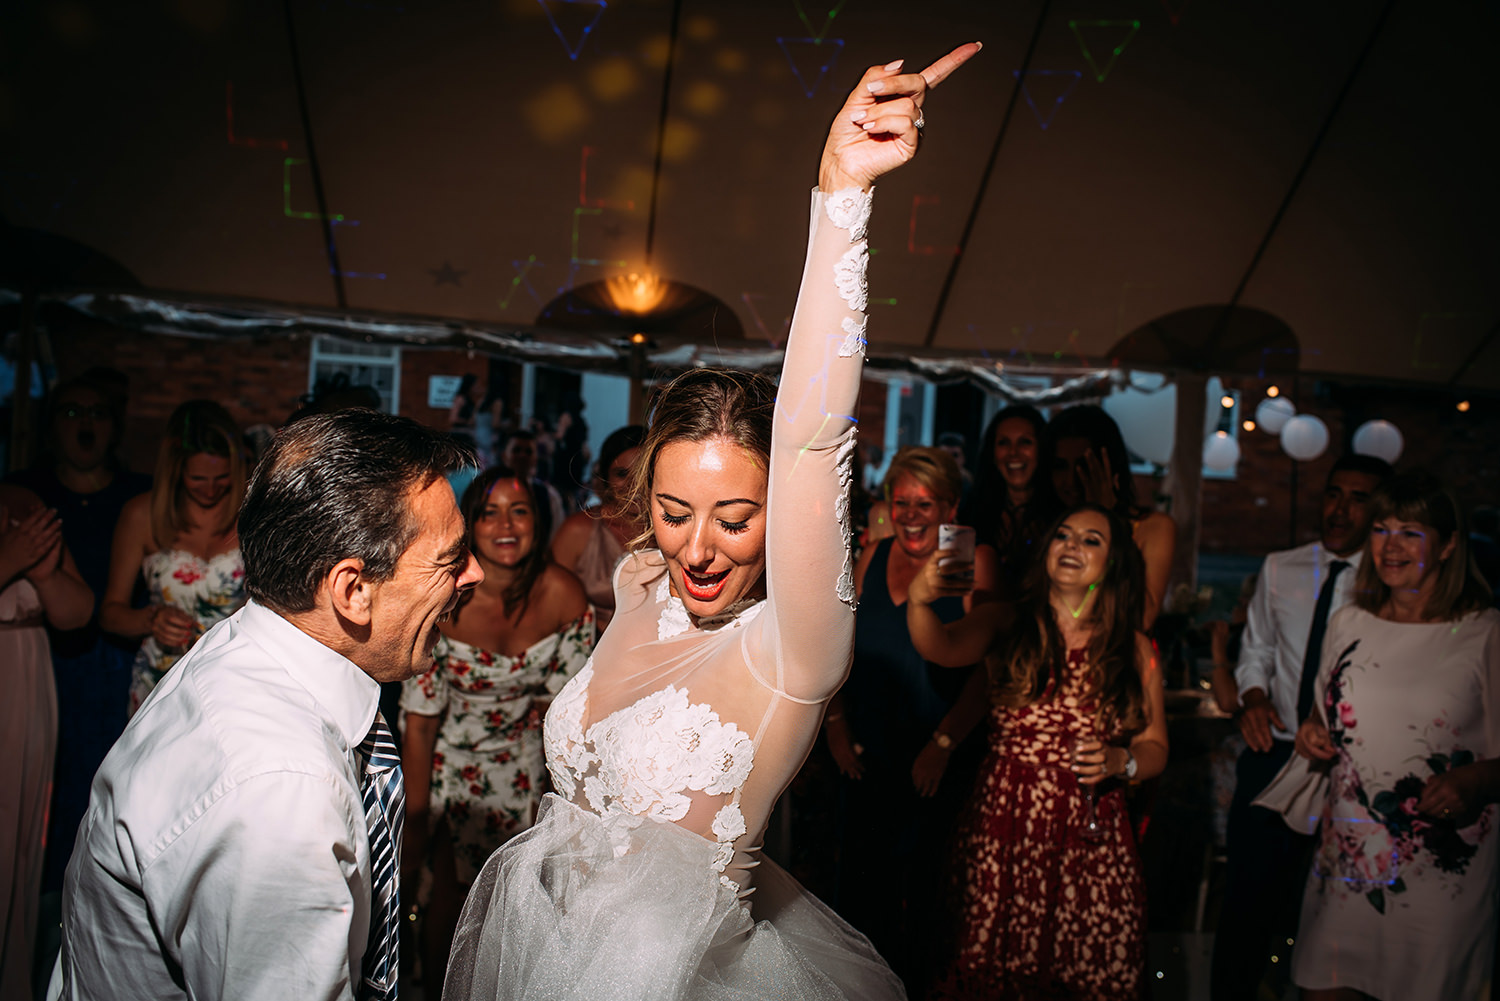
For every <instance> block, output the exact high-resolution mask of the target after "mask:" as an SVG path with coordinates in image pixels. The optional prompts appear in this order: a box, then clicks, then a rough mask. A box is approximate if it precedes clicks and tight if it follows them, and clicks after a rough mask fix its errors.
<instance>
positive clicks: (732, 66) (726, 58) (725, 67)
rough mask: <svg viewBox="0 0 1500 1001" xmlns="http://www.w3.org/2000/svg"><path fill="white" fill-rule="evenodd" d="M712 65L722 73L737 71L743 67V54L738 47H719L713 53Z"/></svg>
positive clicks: (740, 70)
mask: <svg viewBox="0 0 1500 1001" xmlns="http://www.w3.org/2000/svg"><path fill="white" fill-rule="evenodd" d="M714 65H715V66H717V67H718V68H719V70H720V71H721V72H724V73H739V72H742V71H743V70H744V69H745V54H744V53H743V52H741V51H740V50H739V49H720V50H719V51H718V52H716V53H715V54H714Z"/></svg>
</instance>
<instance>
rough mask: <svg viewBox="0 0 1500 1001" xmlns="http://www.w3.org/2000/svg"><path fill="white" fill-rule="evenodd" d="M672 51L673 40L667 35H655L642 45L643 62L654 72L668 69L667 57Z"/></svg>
mask: <svg viewBox="0 0 1500 1001" xmlns="http://www.w3.org/2000/svg"><path fill="white" fill-rule="evenodd" d="M671 51H672V39H670V38H668V37H667V36H666V35H653V36H651V37H650V38H648V39H646V40H645V41H644V42H643V43H641V60H642V61H643V62H645V64H646V65H647V66H649V67H650V68H652V69H654V70H660V69H666V68H667V55H668V54H669V53H670V52H671Z"/></svg>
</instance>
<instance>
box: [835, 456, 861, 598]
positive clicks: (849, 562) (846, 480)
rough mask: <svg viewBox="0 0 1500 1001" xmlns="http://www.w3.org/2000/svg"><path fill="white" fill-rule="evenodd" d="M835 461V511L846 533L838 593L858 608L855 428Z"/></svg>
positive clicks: (840, 525) (841, 527) (840, 526)
mask: <svg viewBox="0 0 1500 1001" xmlns="http://www.w3.org/2000/svg"><path fill="white" fill-rule="evenodd" d="M834 462H835V464H836V465H837V466H838V471H839V495H838V497H837V498H836V499H835V500H834V502H833V513H834V514H835V515H836V516H837V517H838V519H839V528H840V529H842V530H843V533H844V568H843V569H842V570H841V571H839V582H838V585H837V594H838V596H839V600H840V601H842V602H843V603H844V604H846V605H848V606H849V607H850V608H856V607H857V606H858V604H859V602H858V598H857V596H856V594H855V590H854V553H853V551H852V550H851V547H850V543H851V542H852V541H853V530H852V526H851V525H850V524H849V489H850V486H851V485H852V484H853V483H854V430H853V429H852V428H851V429H850V431H849V433H848V434H847V435H846V436H845V437H844V440H843V443H842V444H840V445H839V451H838V455H837V457H836V458H835V460H834Z"/></svg>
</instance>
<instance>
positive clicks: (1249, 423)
mask: <svg viewBox="0 0 1500 1001" xmlns="http://www.w3.org/2000/svg"><path fill="white" fill-rule="evenodd" d="M1240 427H1242V428H1244V429H1245V430H1246V431H1254V430H1255V422H1254V421H1245V422H1244V423H1243V424H1241V425H1240Z"/></svg>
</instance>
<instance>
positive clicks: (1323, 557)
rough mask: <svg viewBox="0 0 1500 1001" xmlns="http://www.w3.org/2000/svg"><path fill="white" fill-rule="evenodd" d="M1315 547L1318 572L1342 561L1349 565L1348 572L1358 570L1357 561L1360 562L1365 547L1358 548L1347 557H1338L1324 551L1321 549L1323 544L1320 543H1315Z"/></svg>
mask: <svg viewBox="0 0 1500 1001" xmlns="http://www.w3.org/2000/svg"><path fill="white" fill-rule="evenodd" d="M1317 546H1318V569H1319V570H1327V569H1328V567H1329V565H1330V564H1332V563H1333V562H1335V561H1336V560H1343V561H1344V562H1345V563H1347V564H1349V569H1350V570H1358V569H1359V561H1360V559H1361V558H1362V557H1363V556H1364V554H1365V547H1364V546H1360V547H1359V548H1358V549H1356V550H1355V551H1354V552H1352V553H1350V554H1349V555H1348V556H1339V555H1337V554H1335V553H1332V552H1330V551H1329V550H1327V549H1324V548H1323V544H1322V543H1321V542H1320V543H1317Z"/></svg>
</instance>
